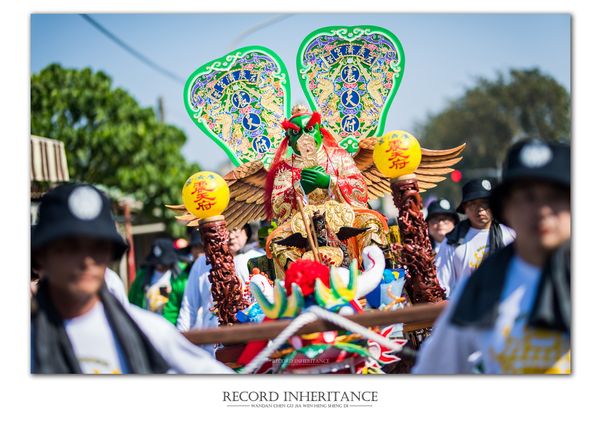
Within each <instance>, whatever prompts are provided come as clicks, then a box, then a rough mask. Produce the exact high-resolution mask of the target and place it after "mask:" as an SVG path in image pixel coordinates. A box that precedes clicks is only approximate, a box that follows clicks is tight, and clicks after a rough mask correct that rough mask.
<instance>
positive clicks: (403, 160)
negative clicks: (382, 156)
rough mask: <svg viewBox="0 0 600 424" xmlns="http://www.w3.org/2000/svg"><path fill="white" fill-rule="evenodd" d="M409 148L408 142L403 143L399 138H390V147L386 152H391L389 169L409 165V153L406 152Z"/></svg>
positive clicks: (402, 167)
mask: <svg viewBox="0 0 600 424" xmlns="http://www.w3.org/2000/svg"><path fill="white" fill-rule="evenodd" d="M406 150H408V146H406V143H402V142H401V141H400V140H398V139H393V140H390V147H389V149H387V150H386V151H385V152H386V153H391V154H390V159H389V161H390V166H389V169H404V168H405V167H406V165H408V158H409V155H407V154H404V152H405V151H406Z"/></svg>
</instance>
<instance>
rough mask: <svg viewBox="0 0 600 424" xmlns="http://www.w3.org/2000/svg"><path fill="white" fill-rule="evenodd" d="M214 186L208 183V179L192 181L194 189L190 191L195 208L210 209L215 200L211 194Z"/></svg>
mask: <svg viewBox="0 0 600 424" xmlns="http://www.w3.org/2000/svg"><path fill="white" fill-rule="evenodd" d="M214 190H215V189H214V187H210V186H209V185H208V181H204V180H200V181H196V182H195V183H194V191H192V192H191V194H192V195H195V197H194V203H195V204H196V210H203V211H207V210H209V209H211V208H212V207H213V206H214V205H215V204H216V203H217V202H216V201H215V200H216V197H215V196H211V194H212V192H213V191H214Z"/></svg>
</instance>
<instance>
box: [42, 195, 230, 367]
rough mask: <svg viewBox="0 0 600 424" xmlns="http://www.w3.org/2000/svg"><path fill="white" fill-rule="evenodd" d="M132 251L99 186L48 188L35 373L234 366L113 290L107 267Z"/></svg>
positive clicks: (43, 228)
mask: <svg viewBox="0 0 600 424" xmlns="http://www.w3.org/2000/svg"><path fill="white" fill-rule="evenodd" d="M126 250H127V244H126V243H125V242H124V241H123V239H122V237H121V236H120V235H119V233H118V232H117V231H116V228H115V223H114V219H113V217H112V214H111V207H110V201H109V200H108V198H107V197H106V196H105V195H104V194H103V193H102V192H101V191H99V190H98V189H96V188H95V187H93V186H90V185H87V184H65V185H62V186H59V187H57V188H55V189H53V190H51V191H49V192H48V193H46V195H44V197H43V198H42V201H41V204H40V208H39V223H38V225H36V227H35V230H34V232H33V234H32V241H31V252H32V257H33V258H34V259H35V263H36V264H37V265H38V266H39V268H40V271H41V273H42V276H43V277H42V279H41V281H40V283H39V286H38V290H37V293H36V295H35V297H34V299H33V300H32V316H31V372H32V373H36V374H38V373H39V374H63V373H86V374H124V373H135V374H155V373H156V374H158V373H198V374H204V373H219V374H223V373H231V372H232V371H231V370H230V369H229V368H228V367H226V366H225V365H224V364H222V363H220V362H218V361H216V360H215V359H213V358H212V357H211V356H210V355H208V354H207V353H206V352H205V351H204V350H202V349H201V348H199V347H197V346H194V345H193V344H191V343H190V342H189V341H188V340H187V339H185V337H183V336H182V335H181V334H180V333H179V332H178V331H177V330H176V329H175V327H173V326H172V325H171V324H169V323H168V322H167V321H166V320H164V319H163V318H161V317H159V316H156V315H155V314H152V313H151V312H147V311H145V310H142V309H140V308H138V307H136V306H133V305H129V306H127V307H126V306H124V305H123V304H122V303H121V302H120V301H118V300H117V299H116V298H115V296H113V295H112V294H111V292H110V291H109V290H108V288H107V285H106V284H105V283H104V281H105V275H106V268H107V266H108V264H109V263H110V262H111V261H116V260H118V259H120V257H121V256H122V255H123V253H124V252H125V251H126Z"/></svg>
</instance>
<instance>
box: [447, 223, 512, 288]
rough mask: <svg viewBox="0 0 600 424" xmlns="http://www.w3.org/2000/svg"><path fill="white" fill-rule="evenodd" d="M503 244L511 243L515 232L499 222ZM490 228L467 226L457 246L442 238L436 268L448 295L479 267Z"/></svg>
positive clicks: (487, 249) (486, 246)
mask: <svg viewBox="0 0 600 424" xmlns="http://www.w3.org/2000/svg"><path fill="white" fill-rule="evenodd" d="M500 229H501V231H502V241H503V242H504V245H505V246H506V245H508V244H510V243H512V242H513V241H514V239H515V232H514V231H513V230H512V229H510V228H508V227H507V226H505V225H502V224H500ZM489 234H490V230H489V229H486V230H478V229H475V228H473V227H471V228H469V231H467V234H466V235H465V239H464V241H463V243H462V244H461V245H459V246H456V245H449V244H448V242H447V239H444V241H443V242H442V244H441V245H440V249H439V252H438V254H437V256H436V268H437V275H438V281H439V283H440V286H442V288H443V289H444V290H446V295H447V296H450V295H451V294H452V291H453V290H454V287H455V286H456V283H457V282H459V281H460V280H461V279H463V278H466V277H468V276H470V275H471V274H472V273H473V271H475V270H476V269H477V268H479V265H481V261H482V260H483V258H484V257H485V255H486V254H487V253H488V251H489V245H488V238H489Z"/></svg>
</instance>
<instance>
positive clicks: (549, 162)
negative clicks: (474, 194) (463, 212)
mask: <svg viewBox="0 0 600 424" xmlns="http://www.w3.org/2000/svg"><path fill="white" fill-rule="evenodd" d="M527 181H543V182H549V183H552V184H556V185H558V186H561V187H565V188H567V189H570V188H571V148H570V146H569V145H568V144H566V143H559V142H556V141H545V140H540V139H525V140H521V141H519V142H517V143H515V144H514V145H513V146H512V147H511V148H510V149H509V151H508V153H507V155H506V160H505V161H504V166H503V168H502V181H501V182H500V184H498V185H497V186H496V187H495V188H494V190H493V191H492V194H491V196H490V208H491V209H492V213H493V214H494V217H497V218H498V219H499V220H501V221H502V202H503V199H504V198H505V197H506V195H507V194H508V193H509V191H510V190H511V188H512V187H514V186H515V184H519V183H524V182H527Z"/></svg>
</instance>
